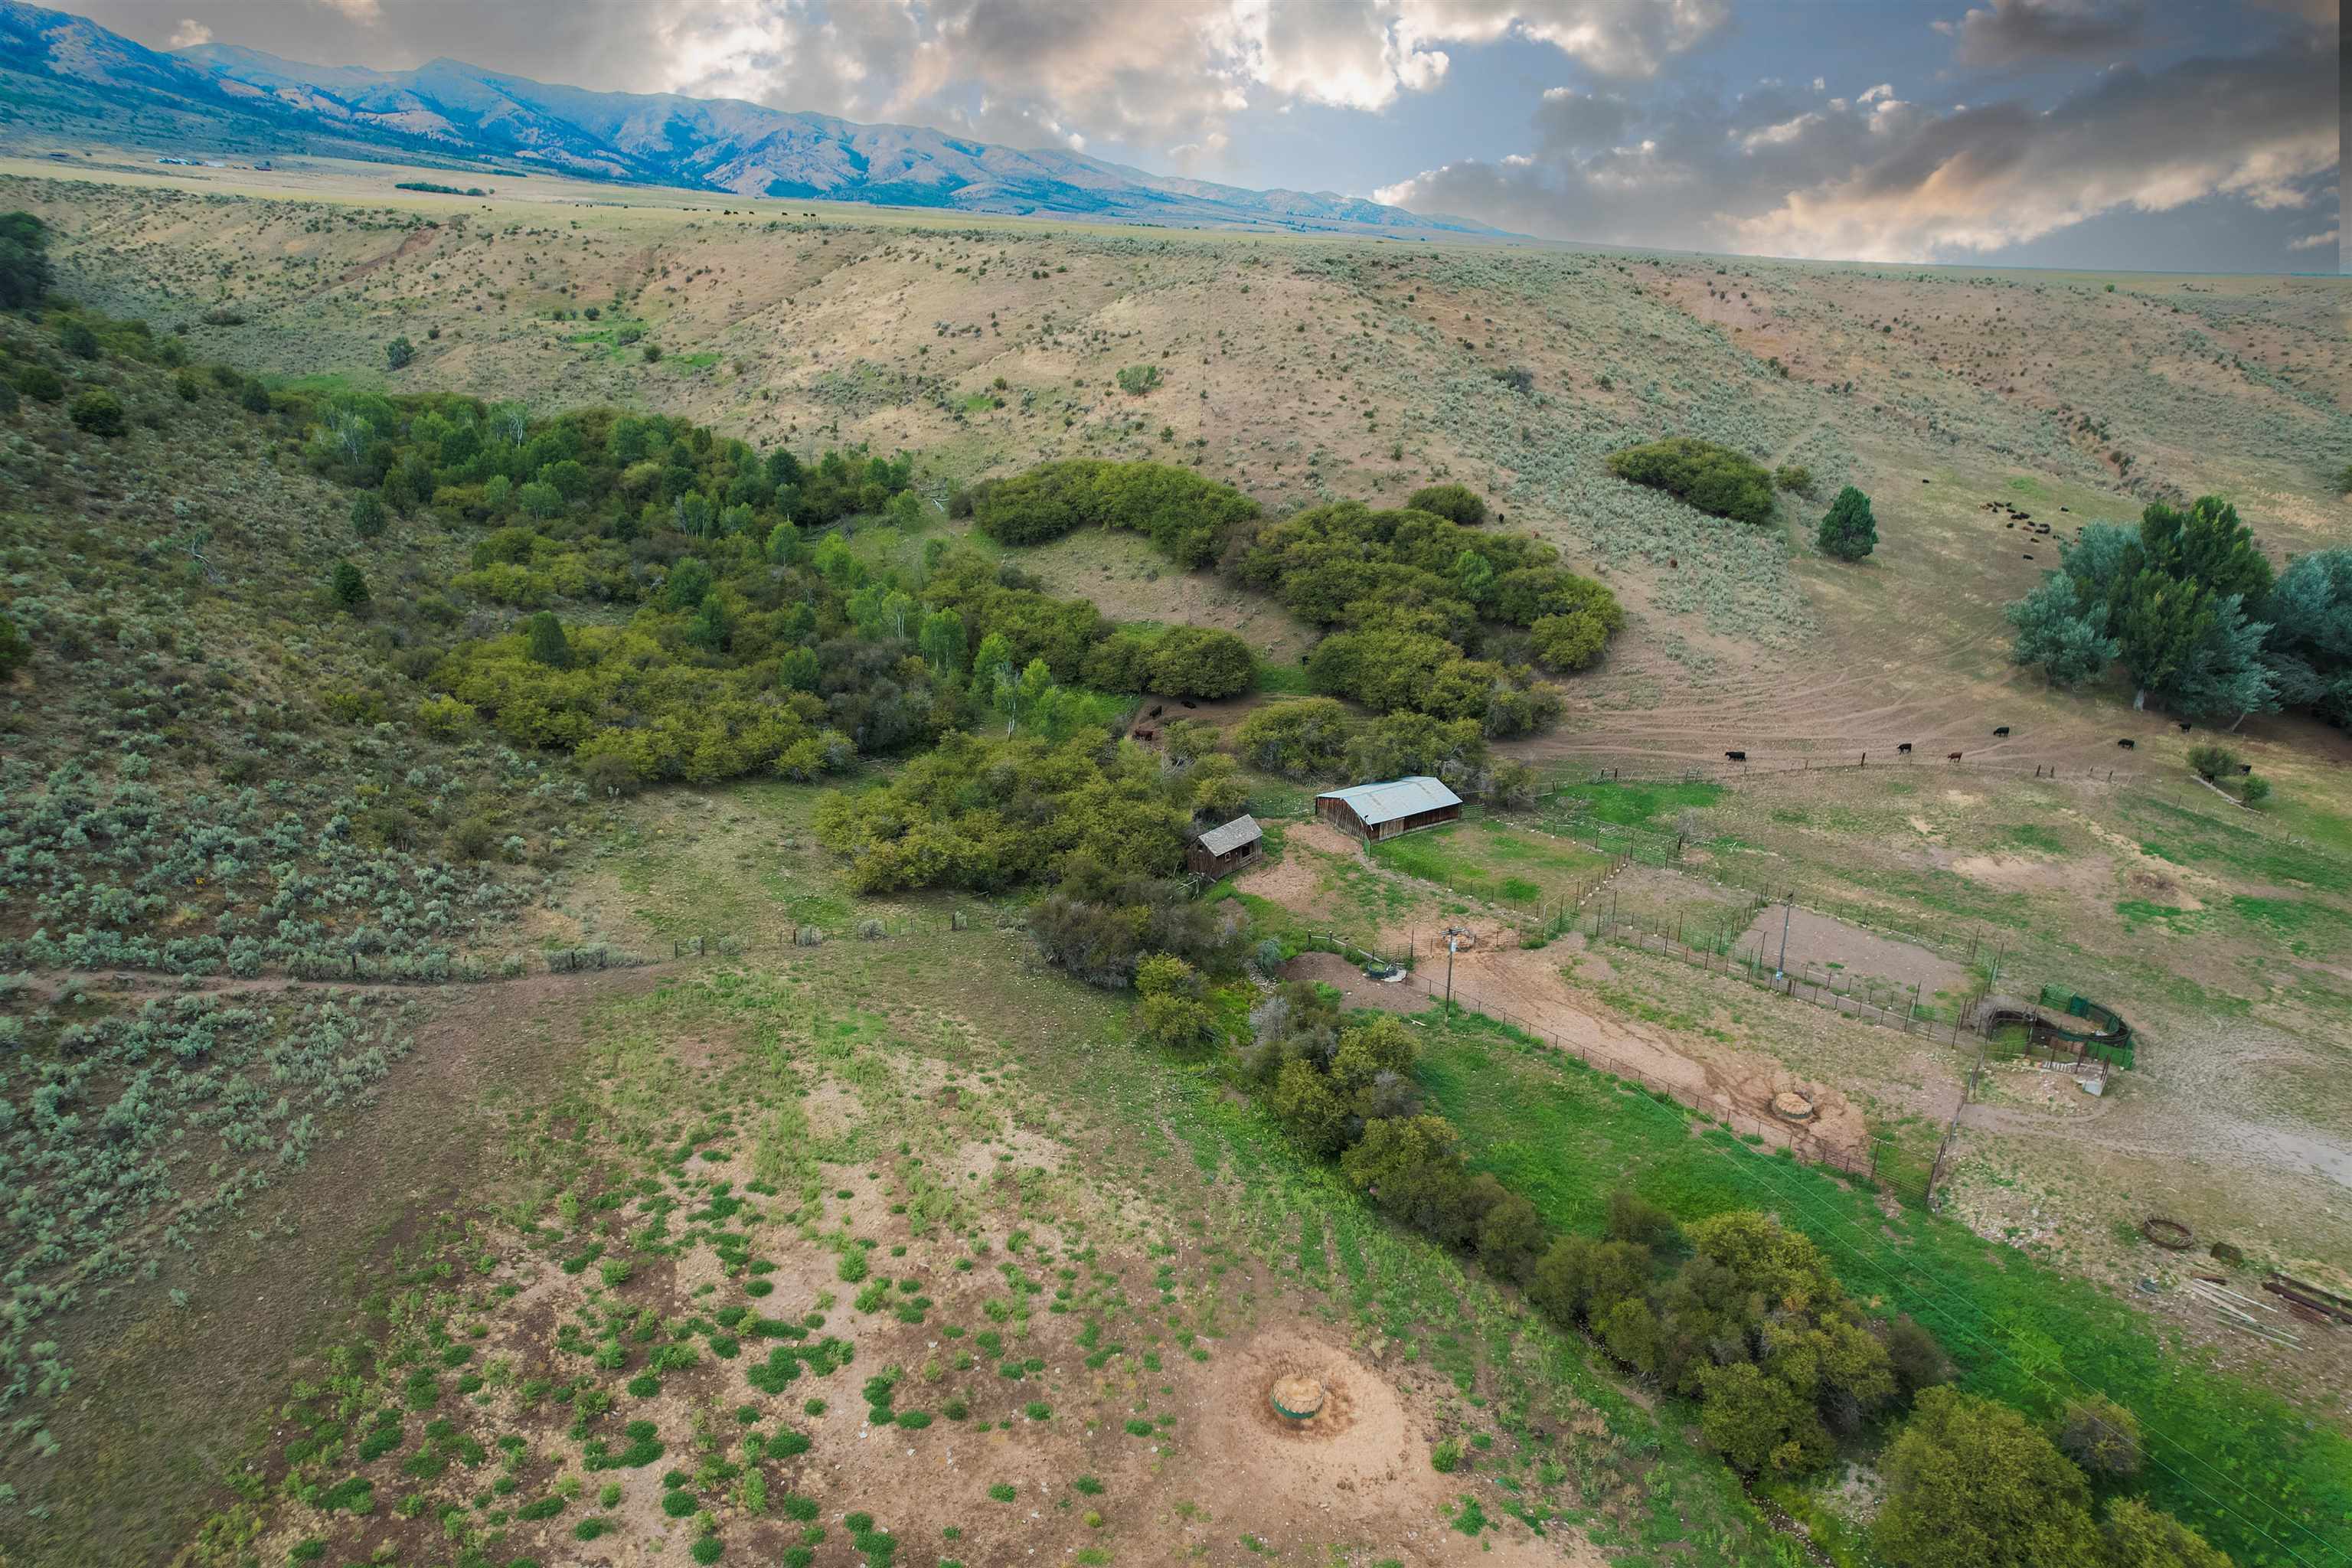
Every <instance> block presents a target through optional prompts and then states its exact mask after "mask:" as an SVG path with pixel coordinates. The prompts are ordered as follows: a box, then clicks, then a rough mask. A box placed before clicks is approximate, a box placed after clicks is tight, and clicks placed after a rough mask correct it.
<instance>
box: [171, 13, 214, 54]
mask: <svg viewBox="0 0 2352 1568" xmlns="http://www.w3.org/2000/svg"><path fill="white" fill-rule="evenodd" d="M212 41H213V30H212V29H211V28H210V27H207V26H205V25H204V24H203V23H202V22H199V21H197V20H196V19H195V18H194V16H183V17H181V18H180V25H179V26H177V27H176V28H174V29H173V32H172V47H173V48H175V49H193V48H194V47H196V46H197V45H198V44H209V43H211V42H212Z"/></svg>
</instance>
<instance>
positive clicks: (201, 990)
mask: <svg viewBox="0 0 2352 1568" xmlns="http://www.w3.org/2000/svg"><path fill="white" fill-rule="evenodd" d="M687 962H688V961H687V960H684V959H670V960H665V961H663V962H660V963H636V964H614V965H613V966H611V967H610V968H607V969H580V970H571V971H566V972H564V973H553V972H550V973H543V974H514V975H492V976H489V977H488V978H485V979H481V980H301V979H298V978H296V977H295V976H293V975H290V974H285V973H277V974H255V975H229V974H215V975H206V976H201V977H199V978H197V979H196V980H195V982H194V984H186V983H184V982H182V981H181V980H179V979H178V978H176V977H173V978H166V977H165V976H163V975H161V974H149V973H142V972H140V971H137V970H127V969H53V970H43V971H41V972H40V973H39V974H38V975H37V978H38V979H41V980H44V981H47V982H50V983H52V984H54V985H55V987H56V988H55V989H54V990H53V991H51V992H50V994H49V1000H50V1001H51V1002H52V1003H57V1002H62V1001H64V1000H65V999H66V998H67V997H68V996H70V995H72V994H74V993H75V992H77V991H103V992H106V993H107V994H110V995H117V996H246V995H268V996H282V995H286V994H289V993H301V992H309V991H317V992H330V993H336V994H350V993H353V992H361V993H365V994H369V995H374V996H391V995H415V994H418V993H420V992H436V991H440V990H442V989H443V988H445V987H451V986H455V987H461V988H464V989H467V990H471V989H473V988H475V987H477V986H483V985H489V986H523V987H526V988H530V987H532V984H533V983H534V982H546V981H553V982H556V983H558V984H559V985H565V986H572V985H581V984H585V983H587V982H590V981H593V980H594V979H596V977H597V976H599V975H602V974H614V973H620V972H621V971H622V970H624V969H635V970H647V971H652V972H654V973H660V972H662V971H665V970H670V969H677V968H679V967H681V966H682V965H683V964H685V963H687ZM542 989H544V987H543V986H541V987H539V988H537V989H527V990H526V993H525V994H530V995H537V994H539V991H540V990H542Z"/></svg>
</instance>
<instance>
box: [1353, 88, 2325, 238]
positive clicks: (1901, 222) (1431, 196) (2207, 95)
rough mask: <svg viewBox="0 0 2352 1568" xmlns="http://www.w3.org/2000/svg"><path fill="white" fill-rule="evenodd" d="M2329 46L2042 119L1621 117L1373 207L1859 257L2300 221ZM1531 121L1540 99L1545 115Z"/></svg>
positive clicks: (1767, 113)
mask: <svg viewBox="0 0 2352 1568" xmlns="http://www.w3.org/2000/svg"><path fill="white" fill-rule="evenodd" d="M2331 55H2332V50H2327V49H2322V48H2319V47H2313V46H2310V45H2308V44H2292V45H2281V46H2278V47H2273V48H2272V49H2270V50H2268V51H2266V52H2264V53H2262V54H2258V55H2252V56H2246V57H2242V58H2222V59H2192V60H2187V61H2183V62H2181V63H2179V64H2177V65H2174V66H2172V67H2170V68H2166V69H2164V70H2160V71H2157V72H2153V73H2144V72H2141V71H2138V70H2137V69H2119V70H2116V71H2111V72H2108V73H2106V74H2105V75H2104V76H2103V77H2102V78H2101V79H2099V80H2098V81H2097V82H2096V83H2095V85H2093V86H2092V87H2090V88H2088V89H2084V90H2083V91H2081V92H2079V93H2077V94H2075V95H2074V96H2073V97H2071V98H2069V99H2066V100H2063V101H2062V102H2060V103H2059V104H2057V105H2056V106H2055V107H2053V108H2052V109H2050V110H2046V111H2043V110H2036V109H2034V108H2032V107H2030V106H2028V105H2026V104H2022V103H2017V102H1993V103H1987V104H1980V105H1978V106H1976V107H1972V108H1966V109H1958V110H1940V111H1939V110H1933V109H1929V108H1924V107H1922V106H1920V105H1917V104H1914V103H1907V102H1905V101H1904V100H1901V99H1899V98H1897V97H1896V96H1895V94H1894V92H1893V90H1892V89H1891V87H1890V88H1889V89H1886V90H1880V89H1875V88H1874V89H1872V90H1871V91H1870V92H1868V93H1865V94H1863V95H1860V96H1859V97H1857V98H1856V99H1854V100H1846V99H1843V98H1839V99H1832V100H1828V101H1827V102H1826V103H1823V102H1821V101H1819V100H1806V101H1799V100H1794V99H1791V98H1789V97H1786V96H1784V95H1782V94H1780V93H1779V92H1777V91H1773V90H1766V91H1761V92H1758V93H1753V94H1749V95H1748V96H1747V97H1745V98H1742V99H1738V100H1732V101H1729V102H1727V103H1707V102H1705V101H1702V100H1689V99H1685V100H1677V101H1675V102H1673V103H1670V104H1667V105H1664V106H1663V107H1660V108H1656V109H1654V110H1648V111H1646V112H1643V113H1639V114H1634V113H1632V112H1631V111H1630V110H1629V112H1628V118H1627V120H1626V121H1625V123H1624V124H1623V125H1622V127H1621V128H1620V129H1619V131H1618V132H1616V133H1615V134H1613V135H1612V138H1611V144H1610V145H1607V146H1587V147H1580V146H1577V145H1574V144H1571V143H1568V142H1561V141H1559V139H1557V138H1556V137H1554V136H1553V135H1552V134H1551V132H1550V130H1549V126H1548V125H1547V123H1546V121H1545V119H1544V116H1543V114H1542V112H1541V111H1540V110H1539V111H1538V115H1537V120H1536V127H1535V129H1536V133H1537V142H1538V151H1537V152H1536V153H1535V154H1534V155H1533V156H1531V157H1529V158H1528V159H1527V160H1526V161H1524V162H1521V163H1516V164H1506V163H1499V162H1497V163H1486V162H1473V163H1455V164H1451V165H1448V166H1445V167H1444V168H1439V169H1433V170H1430V171H1428V172H1427V173H1425V174H1419V175H1416V176H1415V177H1413V178H1412V179H1410V180H1406V181H1402V182H1400V183H1399V184H1395V185H1391V186H1390V187H1387V188H1386V189H1384V190H1382V191H1381V193H1379V194H1380V196H1381V200H1383V201H1391V202H1396V203H1398V204H1400V205H1406V206H1412V207H1415V208H1418V209H1420V210H1423V211H1428V212H1447V213H1459V214H1464V215H1466V216H1472V217H1476V218H1482V219H1484V220H1486V222H1489V223H1493V224H1496V225H1499V226H1503V227H1507V228H1514V229H1518V230H1522V231H1525V232H1528V233H1534V234H1543V235H1550V236H1555V237H1562V238H1580V239H1586V240H1596V241H1602V242H1608V243H1617V244H1631V245H1654V246H1664V247H1689V248H1727V249H1737V250H1745V251H1753V252H1760V253H1767V254H1777V255H1790V256H1838V257H1853V258H1863V259H1869V260H1927V259H1937V258H1958V257H1963V256H1969V255H1978V254H1983V253H1987V252H1990V251H1996V250H2000V249H2002V248H2005V247H2010V246H2013V245H2017V244H2021V243H2023V242H2026V241H2029V240H2032V239H2036V238H2039V237H2042V236H2044V235H2048V234H2052V233H2054V232H2056V231H2058V230H2061V229H2063V228H2067V227H2070V226H2074V225H2076V224H2080V223H2083V222H2085V221H2087V220H2089V219H2091V218H2093V217H2095V216H2099V215H2101V214H2105V213H2109V212H2116V211H2126V210H2136V211H2141V212H2164V211H2169V210H2172V209H2174V208H2178V207H2180V206H2182V205H2187V204H2188V203H2190V202H2195V201H2200V200H2203V199H2207V198H2215V197H2220V198H2227V199H2234V200H2237V201H2241V202H2243V203H2245V204H2247V205H2249V206H2252V207H2254V208H2258V209H2267V210H2283V209H2295V208H2301V207H2303V206H2305V205H2309V204H2311V203H2312V202H2313V201H2314V200H2315V196H2317V195H2319V194H2320V189H2321V181H2320V176H2322V175H2324V174H2327V173H2328V172H2330V171H2332V170H2334V169H2335V168H2336V162H2337V132H2336V85H2335V62H2334V60H2333V58H2331ZM1547 107H1549V104H1547Z"/></svg>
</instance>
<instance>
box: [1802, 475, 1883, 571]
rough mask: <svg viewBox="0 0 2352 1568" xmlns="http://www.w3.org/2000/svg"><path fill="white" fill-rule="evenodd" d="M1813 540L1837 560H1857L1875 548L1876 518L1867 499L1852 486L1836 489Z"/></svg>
mask: <svg viewBox="0 0 2352 1568" xmlns="http://www.w3.org/2000/svg"><path fill="white" fill-rule="evenodd" d="M1814 542H1815V543H1817V544H1819V545H1820V546H1821V548H1822V553H1823V554H1825V555H1834V556H1836V557H1837V558H1838V559H1839V560H1840V561H1859V560H1861V559H1862V558H1863V557H1864V556H1865V555H1867V554H1869V553H1870V552H1872V551H1873V550H1875V549H1877V548H1878V520H1877V519H1876V518H1875V517H1874V516H1872V515H1871V510H1870V498H1869V497H1868V496H1866V495H1864V494H1863V493H1862V492H1861V491H1860V490H1858V489H1854V488H1853V486H1852V485H1848V486H1846V487H1845V488H1844V489H1841V490H1839V491H1838V493H1837V500H1833V501H1832V502H1830V510H1828V512H1826V513H1825V514H1824V515H1823V516H1822V526H1821V531H1819V532H1818V533H1817V534H1815V535H1814Z"/></svg>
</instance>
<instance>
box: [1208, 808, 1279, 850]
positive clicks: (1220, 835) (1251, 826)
mask: <svg viewBox="0 0 2352 1568" xmlns="http://www.w3.org/2000/svg"><path fill="white" fill-rule="evenodd" d="M1262 837H1265V833H1264V832H1263V831H1262V830H1261V829H1260V828H1259V827H1258V825H1257V818H1256V817H1255V816H1247V815H1244V816H1236V817H1234V819H1233V820H1232V821H1231V822H1228V823H1226V824H1225V825H1224V826H1223V827H1212V828H1211V829H1209V831H1207V832H1206V833H1203V834H1202V835H1201V847H1202V848H1203V849H1205V850H1207V851H1208V852H1209V853H1210V854H1212V855H1230V854H1232V853H1233V852H1234V850H1236V849H1239V848H1240V847H1242V846H1243V845H1244V844H1255V843H1256V842H1257V841H1258V840H1259V839H1260V838H1262Z"/></svg>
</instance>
